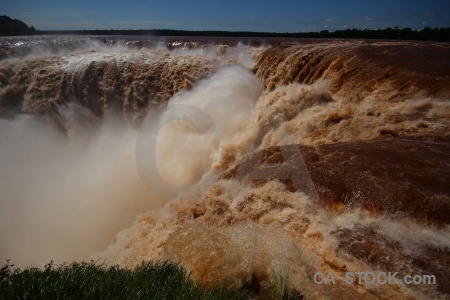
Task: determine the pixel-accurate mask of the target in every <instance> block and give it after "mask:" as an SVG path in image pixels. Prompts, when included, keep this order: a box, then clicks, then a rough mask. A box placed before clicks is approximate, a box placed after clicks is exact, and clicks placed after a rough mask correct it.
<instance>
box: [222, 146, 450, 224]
mask: <svg viewBox="0 0 450 300" xmlns="http://www.w3.org/2000/svg"><path fill="white" fill-rule="evenodd" d="M449 147H450V140H449V139H446V138H438V137H435V138H433V137H415V138H386V139H375V140H370V141H359V142H349V143H336V144H326V145H318V146H315V147H306V146H300V145H288V146H276V147H272V148H268V149H265V150H263V151H261V152H258V153H256V154H253V155H251V156H250V157H249V158H248V159H247V160H246V161H244V162H242V163H241V164H239V165H238V166H237V167H235V168H234V169H232V170H231V171H229V172H228V173H227V174H225V175H224V176H223V177H224V178H235V179H238V180H242V181H244V182H245V181H247V182H251V183H252V184H254V185H258V184H262V183H265V182H268V181H271V180H279V181H281V182H283V183H284V184H286V186H287V187H288V188H289V190H291V191H293V192H304V193H306V194H308V195H310V196H311V197H312V198H313V199H315V200H316V201H317V202H318V203H320V204H321V205H325V206H327V207H330V208H334V209H337V210H342V209H346V208H355V207H359V208H364V209H367V210H369V211H370V212H372V213H374V214H388V215H390V216H394V217H413V218H416V219H420V220H422V221H426V222H431V223H437V224H441V225H447V224H450V185H449V183H450V170H449V168H448V166H449V163H450V153H449V152H448V149H449Z"/></svg>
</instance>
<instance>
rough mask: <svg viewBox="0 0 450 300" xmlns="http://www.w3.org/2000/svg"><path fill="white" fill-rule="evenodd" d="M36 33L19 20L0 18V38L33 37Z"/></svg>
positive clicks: (6, 17)
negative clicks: (12, 36)
mask: <svg viewBox="0 0 450 300" xmlns="http://www.w3.org/2000/svg"><path fill="white" fill-rule="evenodd" d="M36 33H37V31H36V29H34V27H33V26H31V27H28V25H27V24H25V23H24V22H22V21H20V20H16V19H11V18H10V17H8V16H0V36H5V35H6V36H11V35H33V34H36Z"/></svg>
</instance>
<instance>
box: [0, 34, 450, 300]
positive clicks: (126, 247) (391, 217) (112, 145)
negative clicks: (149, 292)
mask: <svg viewBox="0 0 450 300" xmlns="http://www.w3.org/2000/svg"><path fill="white" fill-rule="evenodd" d="M449 50H450V45H449V44H448V43H433V42H415V41H409V42H406V41H370V40H369V41H360V40H351V41H350V40H308V39H282V38H279V39H264V40H263V39H257V38H247V39H245V38H241V39H237V38H202V37H148V36H147V37H146V36H127V37H117V36H101V37H100V36H33V37H8V38H0V260H2V261H5V260H6V259H10V261H11V262H12V263H15V264H16V265H20V266H30V265H33V266H43V265H45V264H46V263H48V262H50V261H52V260H53V261H56V262H71V261H74V260H75V261H86V260H90V259H94V260H97V261H102V262H105V263H106V264H109V265H119V266H121V267H127V268H132V267H134V266H136V265H139V264H140V263H141V262H142V261H145V262H147V261H155V262H156V261H173V262H177V263H180V264H181V265H182V266H183V267H185V268H186V269H187V271H188V272H189V273H191V278H192V279H194V280H197V281H202V282H203V283H205V284H206V286H207V287H212V286H213V285H214V284H215V283H216V282H227V283H229V284H231V285H233V286H236V287H243V286H245V287H247V288H250V289H251V292H252V295H254V296H255V297H256V298H264V297H265V296H266V291H267V290H268V289H270V288H271V287H272V286H273V285H274V284H275V285H282V286H283V288H287V289H289V290H291V291H295V293H296V294H298V295H301V297H303V298H304V299H354V298H361V299H388V298H404V299H446V298H448V297H449V296H450V284H449V283H448V278H449V276H450V267H449V266H450V168H449V166H450V152H449V149H450V148H449V146H450V134H449V133H450V71H449V70H450V54H449V53H450V51H449ZM357 272H364V273H370V274H372V273H373V274H379V273H382V272H384V273H389V272H397V273H398V278H404V277H405V276H408V275H409V276H416V275H417V276H423V275H432V276H434V278H435V279H436V282H435V283H434V284H406V283H398V284H383V283H380V282H375V283H368V282H359V283H358V282H352V283H350V284H349V283H347V282H345V281H343V280H337V281H335V282H328V283H326V284H323V283H322V284H321V283H318V281H317V278H318V277H317V274H322V275H323V274H325V276H326V275H327V274H328V276H331V277H334V278H345V276H346V274H356V273H357ZM329 274H331V275H329Z"/></svg>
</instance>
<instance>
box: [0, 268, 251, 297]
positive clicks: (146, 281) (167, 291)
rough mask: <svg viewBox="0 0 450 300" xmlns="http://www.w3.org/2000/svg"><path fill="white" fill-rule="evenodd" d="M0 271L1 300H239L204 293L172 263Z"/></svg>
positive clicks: (219, 292) (222, 292)
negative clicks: (128, 266) (132, 267)
mask: <svg viewBox="0 0 450 300" xmlns="http://www.w3.org/2000/svg"><path fill="white" fill-rule="evenodd" d="M13 267H14V266H13V265H10V264H9V263H8V262H7V263H6V265H5V266H3V267H2V268H1V269H0V299H238V298H241V297H242V294H241V293H239V292H237V291H233V290H232V291H228V290H227V289H226V287H225V286H217V287H215V288H213V289H212V290H210V291H206V290H205V288H204V286H203V285H202V284H201V283H194V282H192V281H191V280H190V279H189V276H187V274H186V271H185V270H184V269H183V268H182V267H181V266H179V265H176V264H173V263H161V264H152V263H147V264H142V265H141V266H139V267H136V268H134V269H132V270H130V269H121V268H119V267H118V266H111V267H107V266H105V265H99V264H96V263H95V262H90V263H86V262H83V263H75V262H74V263H71V264H63V265H55V264H53V263H50V264H47V265H46V266H45V267H44V269H38V268H33V267H31V268H27V269H23V270H20V269H14V268H13Z"/></svg>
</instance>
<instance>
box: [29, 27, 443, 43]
mask: <svg viewBox="0 0 450 300" xmlns="http://www.w3.org/2000/svg"><path fill="white" fill-rule="evenodd" d="M37 33H38V34H85V35H153V36H210V37H260V38H264V37H267V38H269V37H285V38H336V39H347V38H351V39H390V40H425V41H447V42H448V41H450V28H430V27H425V28H424V29H422V30H412V29H411V28H404V29H399V28H397V27H395V28H390V27H388V28H386V29H377V30H369V29H363V30H361V29H346V30H336V31H332V32H330V31H328V30H322V31H320V32H295V33H289V32H285V33H278V32H252V31H218V30H204V31H190V30H171V29H154V30H74V31H38V32H37Z"/></svg>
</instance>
